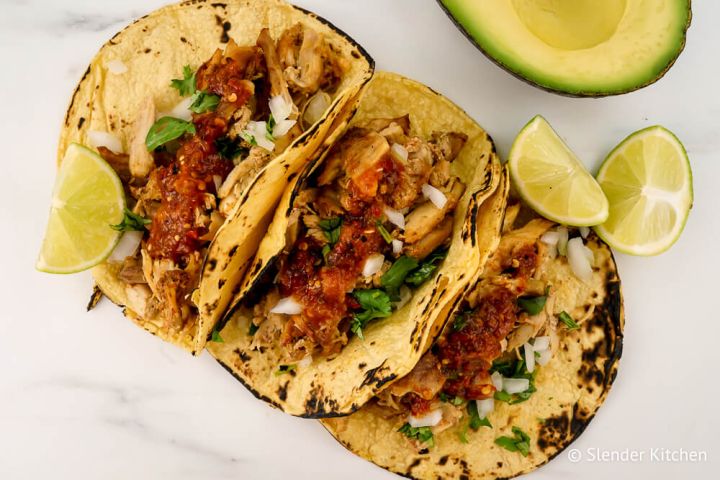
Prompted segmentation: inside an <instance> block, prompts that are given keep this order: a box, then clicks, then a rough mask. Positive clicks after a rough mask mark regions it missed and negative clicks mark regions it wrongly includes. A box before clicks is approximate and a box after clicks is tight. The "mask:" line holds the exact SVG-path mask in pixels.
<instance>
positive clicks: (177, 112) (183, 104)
mask: <svg viewBox="0 0 720 480" xmlns="http://www.w3.org/2000/svg"><path fill="white" fill-rule="evenodd" d="M192 101H193V100H192V97H187V98H183V99H182V100H180V101H179V102H178V104H177V105H175V106H174V107H173V109H172V110H170V112H169V113H166V114H163V115H160V116H161V117H175V118H179V119H180V120H185V121H186V122H189V121H190V120H192V111H191V110H190V105H192Z"/></svg>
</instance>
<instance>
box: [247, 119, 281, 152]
mask: <svg viewBox="0 0 720 480" xmlns="http://www.w3.org/2000/svg"><path fill="white" fill-rule="evenodd" d="M243 133H244V134H245V135H248V136H250V137H252V139H253V140H254V141H255V143H256V144H257V145H258V147H261V148H264V149H265V150H267V151H269V152H272V151H273V150H274V149H275V143H274V142H272V141H271V140H270V139H269V138H268V137H267V123H266V122H248V124H247V127H245V130H244V131H243Z"/></svg>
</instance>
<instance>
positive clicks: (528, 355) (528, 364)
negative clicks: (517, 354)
mask: <svg viewBox="0 0 720 480" xmlns="http://www.w3.org/2000/svg"><path fill="white" fill-rule="evenodd" d="M523 352H524V353H525V368H527V371H528V372H530V373H532V372H534V371H535V350H534V349H533V346H532V345H530V344H529V343H527V342H525V343H524V344H523Z"/></svg>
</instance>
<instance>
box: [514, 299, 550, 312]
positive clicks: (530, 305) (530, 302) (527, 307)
mask: <svg viewBox="0 0 720 480" xmlns="http://www.w3.org/2000/svg"><path fill="white" fill-rule="evenodd" d="M546 301H547V297H546V296H545V295H540V296H537V297H520V298H518V299H517V304H518V306H519V307H520V308H522V309H523V310H524V311H526V312H527V313H528V315H537V314H538V313H540V312H542V309H543V308H544V307H545V302H546Z"/></svg>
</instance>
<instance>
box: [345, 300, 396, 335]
mask: <svg viewBox="0 0 720 480" xmlns="http://www.w3.org/2000/svg"><path fill="white" fill-rule="evenodd" d="M353 296H354V297H355V299H356V300H357V301H358V303H359V304H360V307H361V308H362V309H363V310H362V311H361V312H358V313H355V314H353V317H352V320H351V322H350V330H351V331H352V332H353V333H354V334H355V335H357V336H358V337H359V338H360V339H361V340H364V339H365V337H364V336H363V333H362V329H363V328H365V326H366V325H367V324H368V323H369V322H370V320H373V319H376V318H385V317H389V316H390V314H391V313H392V303H391V301H390V297H389V296H388V294H387V293H385V292H383V291H382V290H380V289H377V288H371V289H367V290H355V291H354V292H353Z"/></svg>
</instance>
